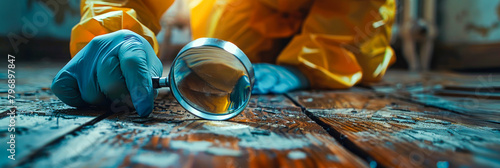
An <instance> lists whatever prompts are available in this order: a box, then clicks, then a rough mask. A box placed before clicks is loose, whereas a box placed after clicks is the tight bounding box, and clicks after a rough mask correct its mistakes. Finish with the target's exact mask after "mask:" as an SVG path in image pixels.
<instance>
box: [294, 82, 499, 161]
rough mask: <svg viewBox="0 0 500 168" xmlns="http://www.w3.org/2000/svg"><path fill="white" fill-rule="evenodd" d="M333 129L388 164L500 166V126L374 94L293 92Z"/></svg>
mask: <svg viewBox="0 0 500 168" xmlns="http://www.w3.org/2000/svg"><path fill="white" fill-rule="evenodd" d="M289 96H290V97H292V98H293V99H294V100H296V101H297V102H298V103H299V104H301V105H302V106H304V107H305V108H306V111H307V112H308V114H309V115H310V116H311V117H312V118H313V119H314V120H316V121H317V122H318V123H319V124H320V125H323V126H324V127H327V128H329V129H330V133H331V134H332V135H334V136H336V137H337V138H338V139H340V141H341V143H344V144H346V145H347V146H349V145H352V146H353V147H352V148H353V150H354V151H356V150H360V151H359V153H361V154H360V155H363V154H367V155H369V156H371V157H372V158H374V159H375V160H376V161H377V163H378V164H379V165H382V166H384V167H436V166H437V167H441V166H445V165H448V166H450V167H460V166H469V167H499V166H500V162H499V159H498V158H500V130H499V129H498V128H499V125H498V124H495V123H491V122H486V121H484V120H481V119H478V118H471V117H468V116H465V115H460V114H457V113H453V112H449V111H445V110H440V109H435V108H429V107H423V106H421V105H416V104H411V103H407V102H403V101H399V100H396V99H393V98H386V97H379V96H377V95H376V94H374V93H373V92H369V91H361V92H353V91H350V92H347V91H328V92H326V91H325V92H305V91H303V92H295V93H292V94H289Z"/></svg>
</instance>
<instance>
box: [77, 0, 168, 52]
mask: <svg viewBox="0 0 500 168" xmlns="http://www.w3.org/2000/svg"><path fill="white" fill-rule="evenodd" d="M173 2H174V0H161V1H160V0H121V1H119V0H82V1H81V2H80V14H81V16H82V18H81V19H80V23H78V24H77V25H75V27H73V30H72V31H71V41H70V52H71V57H73V56H75V55H76V53H78V51H80V50H81V49H82V48H83V47H85V45H87V43H89V42H90V40H92V39H93V38H94V37H95V36H99V35H103V34H107V33H111V32H114V31H117V30H121V29H128V30H131V31H133V32H135V33H137V34H140V35H141V36H142V37H144V38H145V39H146V40H148V42H149V43H150V44H151V46H152V47H153V49H154V51H155V53H156V54H158V51H159V47H158V41H157V40H156V34H157V33H158V32H159V31H160V29H161V26H160V18H161V16H162V15H163V13H164V12H165V11H166V10H167V9H168V7H170V5H172V3H173Z"/></svg>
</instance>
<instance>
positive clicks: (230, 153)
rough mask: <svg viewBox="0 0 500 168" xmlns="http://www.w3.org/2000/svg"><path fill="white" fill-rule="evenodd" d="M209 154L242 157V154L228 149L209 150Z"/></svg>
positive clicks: (213, 148) (214, 148)
mask: <svg viewBox="0 0 500 168" xmlns="http://www.w3.org/2000/svg"><path fill="white" fill-rule="evenodd" d="M206 152H207V153H209V154H212V155H219V156H241V152H240V151H237V150H232V149H227V148H216V147H211V148H208V149H207V151H206Z"/></svg>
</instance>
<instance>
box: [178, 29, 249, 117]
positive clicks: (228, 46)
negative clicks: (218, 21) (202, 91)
mask: <svg viewBox="0 0 500 168" xmlns="http://www.w3.org/2000/svg"><path fill="white" fill-rule="evenodd" d="M201 46H212V47H217V48H221V49H223V50H225V51H227V52H229V53H231V54H232V55H233V56H235V57H236V58H237V59H238V60H239V61H240V62H241V64H243V66H244V67H245V70H246V71H247V74H248V77H249V80H250V86H252V87H251V89H252V88H253V84H254V82H255V77H254V70H253V66H252V63H251V62H250V60H249V59H248V57H247V56H246V55H245V53H243V51H241V49H239V48H238V47H237V46H236V45H234V44H233V43H231V42H228V41H224V40H220V39H216V38H199V39H196V40H194V41H191V42H190V43H188V44H187V45H186V46H184V47H183V48H182V49H181V51H180V52H179V53H178V54H177V56H176V57H175V59H174V61H173V62H172V66H171V67H170V74H169V84H170V90H171V92H172V93H173V95H174V98H175V99H176V100H177V102H179V104H180V105H181V106H182V107H183V108H184V109H186V110H187V111H188V112H190V113H192V114H193V115H195V116H197V117H200V118H203V119H208V120H228V119H231V118H233V117H235V116H237V115H238V114H240V113H241V112H242V111H243V110H245V108H246V106H247V105H248V102H249V101H250V97H251V95H250V96H248V98H247V100H245V104H244V105H243V106H241V107H240V108H238V109H236V110H234V111H233V112H231V113H226V114H214V113H209V112H205V111H201V110H198V109H196V108H194V107H193V106H192V105H191V104H189V103H188V102H187V100H185V98H184V97H183V96H182V95H181V93H180V91H179V89H178V88H177V86H176V85H175V77H174V73H173V72H174V68H175V64H176V63H177V59H178V58H179V56H180V55H182V54H183V53H184V52H185V51H187V50H189V49H194V48H196V47H201ZM250 93H251V90H250Z"/></svg>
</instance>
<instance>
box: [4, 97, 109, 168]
mask: <svg viewBox="0 0 500 168" xmlns="http://www.w3.org/2000/svg"><path fill="white" fill-rule="evenodd" d="M34 89H35V88H31V89H24V91H26V92H24V93H23V92H21V93H18V94H16V95H15V96H16V102H15V104H14V105H15V106H17V109H16V114H17V115H16V117H15V122H11V116H10V115H9V113H8V112H9V111H10V108H8V107H9V106H10V103H9V101H8V99H7V94H6V93H0V97H1V99H0V105H1V107H2V111H3V112H2V113H0V123H1V124H2V125H1V127H0V128H1V132H0V141H1V142H2V143H0V144H1V145H0V147H1V148H2V149H3V150H4V151H5V150H6V149H8V148H9V146H10V144H7V143H6V142H8V141H10V135H11V133H15V134H14V135H15V150H16V152H15V159H16V160H15V161H13V160H10V159H7V156H8V155H11V153H9V152H1V154H0V157H1V159H0V167H9V166H13V165H15V164H18V163H20V162H23V161H26V160H27V159H28V158H30V157H32V155H35V154H36V153H37V152H39V151H40V150H42V149H43V148H44V147H45V146H47V145H49V144H51V143H54V142H55V141H56V140H57V139H59V138H62V137H64V136H65V135H66V134H67V133H68V132H72V131H74V130H77V129H79V128H81V127H82V126H84V125H85V124H87V123H89V122H91V121H92V120H94V119H95V118H96V117H97V116H99V115H100V114H102V113H104V112H102V111H96V110H76V109H75V108H72V107H69V106H67V105H65V104H64V103H62V102H61V101H60V100H58V99H57V98H56V97H55V96H54V95H52V94H51V93H50V91H47V90H45V89H35V90H34ZM13 110H14V109H13ZM12 121H13V120H12ZM9 124H13V125H15V127H14V128H15V130H12V131H15V132H9V131H8V128H9V126H8V125H9Z"/></svg>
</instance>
